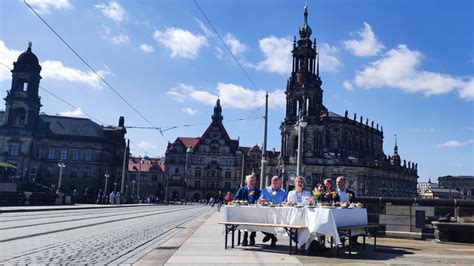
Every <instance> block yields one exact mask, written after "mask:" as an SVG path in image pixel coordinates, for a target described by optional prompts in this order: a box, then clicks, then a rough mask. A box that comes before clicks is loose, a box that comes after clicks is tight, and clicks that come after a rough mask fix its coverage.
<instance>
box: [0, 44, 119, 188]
mask: <svg viewBox="0 0 474 266" xmlns="http://www.w3.org/2000/svg"><path fill="white" fill-rule="evenodd" d="M40 72H41V66H40V65H39V61H38V58H37V57H36V55H35V54H34V53H33V52H32V50H31V43H30V44H29V47H28V50H27V51H25V52H24V53H22V54H21V55H20V56H19V57H18V60H17V61H16V62H14V63H13V70H12V83H11V84H12V85H11V88H10V90H9V91H8V92H7V96H6V98H5V111H0V161H1V162H7V163H9V164H12V165H15V166H16V167H17V173H16V174H17V177H18V178H17V183H19V184H20V183H21V184H25V183H30V184H31V183H37V184H41V185H45V186H48V187H50V186H52V187H55V188H57V186H58V185H59V184H58V179H59V172H60V167H59V166H58V163H59V162H62V166H65V167H63V170H62V182H61V185H62V186H63V188H64V191H65V192H69V191H71V190H73V189H77V190H78V191H79V192H81V193H87V194H94V195H95V193H97V191H98V190H99V189H100V188H101V189H103V188H104V185H105V177H104V175H105V173H108V174H109V175H110V179H111V180H115V179H120V177H121V172H122V164H123V156H124V149H125V139H124V136H125V134H126V132H127V131H126V129H125V126H124V118H123V117H120V118H119V122H118V126H102V125H99V124H97V123H95V122H93V121H91V120H90V119H87V118H73V117H65V116H57V115H46V114H43V113H40V109H41V106H42V105H41V98H40V96H39V84H40V80H41V76H40ZM109 185H110V183H109Z"/></svg>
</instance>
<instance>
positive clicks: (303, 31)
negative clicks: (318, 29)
mask: <svg viewBox="0 0 474 266" xmlns="http://www.w3.org/2000/svg"><path fill="white" fill-rule="evenodd" d="M299 32H300V37H301V39H309V38H310V37H311V33H312V30H311V27H310V26H309V25H308V6H307V5H305V6H304V23H303V25H302V26H301V27H300V31H299Z"/></svg>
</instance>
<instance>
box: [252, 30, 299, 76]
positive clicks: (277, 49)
mask: <svg viewBox="0 0 474 266" xmlns="http://www.w3.org/2000/svg"><path fill="white" fill-rule="evenodd" d="M259 46H260V50H262V52H263V54H264V55H265V60H263V61H261V62H259V63H258V64H257V67H256V68H257V69H258V70H266V71H268V72H275V73H278V74H281V75H289V74H290V72H291V68H292V62H291V50H292V49H293V43H292V41H291V40H290V39H287V38H277V37H275V36H270V37H267V38H263V39H261V40H259Z"/></svg>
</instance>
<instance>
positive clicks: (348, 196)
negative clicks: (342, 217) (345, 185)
mask: <svg viewBox="0 0 474 266" xmlns="http://www.w3.org/2000/svg"><path fill="white" fill-rule="evenodd" d="M352 197H353V195H352V193H347V198H348V199H349V201H352Z"/></svg>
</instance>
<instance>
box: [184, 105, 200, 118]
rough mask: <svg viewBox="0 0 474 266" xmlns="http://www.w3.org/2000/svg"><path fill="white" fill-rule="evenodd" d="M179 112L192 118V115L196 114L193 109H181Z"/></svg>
mask: <svg viewBox="0 0 474 266" xmlns="http://www.w3.org/2000/svg"><path fill="white" fill-rule="evenodd" d="M181 111H183V112H185V113H186V114H188V115H190V116H193V115H195V114H197V113H198V111H197V110H194V109H192V108H189V107H186V108H183V109H181Z"/></svg>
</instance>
